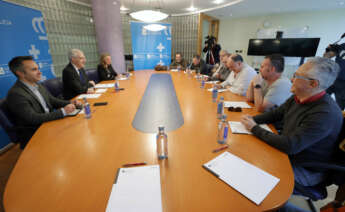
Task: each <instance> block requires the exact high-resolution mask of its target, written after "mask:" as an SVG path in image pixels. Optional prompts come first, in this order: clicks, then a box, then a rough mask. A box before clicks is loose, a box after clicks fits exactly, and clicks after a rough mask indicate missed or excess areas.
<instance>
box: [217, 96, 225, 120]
mask: <svg viewBox="0 0 345 212" xmlns="http://www.w3.org/2000/svg"><path fill="white" fill-rule="evenodd" d="M223 113H224V97H220V99H219V102H218V104H217V118H218V119H221V118H222V116H223Z"/></svg>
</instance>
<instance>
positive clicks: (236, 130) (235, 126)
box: [229, 121, 272, 134]
mask: <svg viewBox="0 0 345 212" xmlns="http://www.w3.org/2000/svg"><path fill="white" fill-rule="evenodd" d="M229 125H230V129H231V132H232V133H233V134H252V133H251V132H250V131H249V130H247V128H246V127H245V126H244V125H243V124H242V123H241V122H238V121H229ZM259 126H260V127H262V128H264V129H265V130H268V131H270V132H272V130H271V129H270V127H269V126H268V125H267V124H260V125H259Z"/></svg>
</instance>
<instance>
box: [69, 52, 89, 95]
mask: <svg viewBox="0 0 345 212" xmlns="http://www.w3.org/2000/svg"><path fill="white" fill-rule="evenodd" d="M68 58H69V61H70V63H69V64H68V65H67V66H66V67H65V69H64V70H63V72H62V81H63V94H64V98H65V99H72V98H74V97H75V96H77V95H79V94H82V93H93V92H94V89H93V87H94V86H95V82H94V81H89V79H88V77H87V75H86V72H85V70H84V66H85V62H86V58H85V55H84V53H83V52H82V51H81V50H79V49H71V50H70V51H69V53H68Z"/></svg>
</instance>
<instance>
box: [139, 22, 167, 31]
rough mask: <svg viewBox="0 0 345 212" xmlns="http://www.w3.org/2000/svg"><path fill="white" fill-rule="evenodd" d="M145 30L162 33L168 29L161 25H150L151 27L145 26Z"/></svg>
mask: <svg viewBox="0 0 345 212" xmlns="http://www.w3.org/2000/svg"><path fill="white" fill-rule="evenodd" d="M144 28H145V29H147V30H149V31H153V32H158V31H161V30H163V29H166V28H167V27H166V26H163V25H161V24H149V25H145V26H144Z"/></svg>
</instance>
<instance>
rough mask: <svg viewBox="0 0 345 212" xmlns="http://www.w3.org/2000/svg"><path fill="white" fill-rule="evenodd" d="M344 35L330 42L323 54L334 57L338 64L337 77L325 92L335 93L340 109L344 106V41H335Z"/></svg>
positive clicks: (344, 35)
mask: <svg viewBox="0 0 345 212" xmlns="http://www.w3.org/2000/svg"><path fill="white" fill-rule="evenodd" d="M344 37H345V33H344V34H343V35H342V36H341V38H340V39H339V40H338V41H337V42H335V43H333V44H330V45H329V46H328V47H327V48H326V52H325V53H324V55H323V56H324V57H326V58H333V57H335V62H336V63H338V65H339V66H340V72H339V74H338V77H337V79H336V80H335V82H334V83H333V85H332V86H331V87H329V88H328V89H327V93H329V94H332V93H334V94H335V99H336V101H337V103H338V105H339V107H340V109H342V110H344V108H345V43H343V44H340V45H338V44H337V43H338V42H339V41H340V40H341V39H342V38H344Z"/></svg>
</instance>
